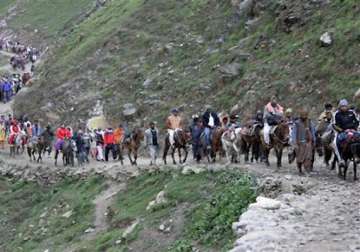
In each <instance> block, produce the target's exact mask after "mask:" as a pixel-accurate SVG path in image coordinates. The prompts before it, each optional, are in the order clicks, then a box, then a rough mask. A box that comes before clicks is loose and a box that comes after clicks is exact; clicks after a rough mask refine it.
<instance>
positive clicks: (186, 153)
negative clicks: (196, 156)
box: [183, 146, 189, 164]
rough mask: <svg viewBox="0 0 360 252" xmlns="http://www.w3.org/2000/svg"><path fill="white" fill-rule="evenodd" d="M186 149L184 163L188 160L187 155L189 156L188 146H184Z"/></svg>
mask: <svg viewBox="0 0 360 252" xmlns="http://www.w3.org/2000/svg"><path fill="white" fill-rule="evenodd" d="M184 151H185V157H184V160H183V164H184V163H185V162H186V159H187V156H188V154H189V152H188V150H187V148H186V146H185V147H184Z"/></svg>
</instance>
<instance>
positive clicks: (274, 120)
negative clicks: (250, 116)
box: [263, 96, 284, 145]
mask: <svg viewBox="0 0 360 252" xmlns="http://www.w3.org/2000/svg"><path fill="white" fill-rule="evenodd" d="M283 114H284V109H283V107H282V106H281V105H280V104H278V102H277V99H276V97H275V96H273V97H272V98H271V100H270V102H269V103H268V104H267V105H266V106H265V109H264V130H263V132H264V141H265V143H266V144H267V145H270V131H271V128H272V126H275V125H277V124H278V118H279V117H282V116H283Z"/></svg>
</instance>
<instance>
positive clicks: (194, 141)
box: [190, 115, 204, 161]
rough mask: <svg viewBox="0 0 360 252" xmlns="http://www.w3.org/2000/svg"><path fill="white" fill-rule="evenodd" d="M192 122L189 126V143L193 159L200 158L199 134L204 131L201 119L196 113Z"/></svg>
mask: <svg viewBox="0 0 360 252" xmlns="http://www.w3.org/2000/svg"><path fill="white" fill-rule="evenodd" d="M192 118H193V122H192V125H191V126H190V132H191V145H192V152H193V158H194V160H197V161H199V160H200V159H201V134H202V133H203V131H204V127H203V124H202V121H201V119H200V117H199V116H198V115H193V116H192Z"/></svg>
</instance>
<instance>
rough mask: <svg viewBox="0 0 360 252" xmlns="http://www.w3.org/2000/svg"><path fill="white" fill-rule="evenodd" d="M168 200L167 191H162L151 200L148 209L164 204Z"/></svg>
mask: <svg viewBox="0 0 360 252" xmlns="http://www.w3.org/2000/svg"><path fill="white" fill-rule="evenodd" d="M166 202H167V199H166V197H165V192H164V191H161V192H159V193H158V194H157V195H156V198H155V200H153V201H150V202H149V204H148V206H147V207H146V210H150V209H151V208H153V207H154V206H156V205H160V204H164V203H166Z"/></svg>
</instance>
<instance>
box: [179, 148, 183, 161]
mask: <svg viewBox="0 0 360 252" xmlns="http://www.w3.org/2000/svg"><path fill="white" fill-rule="evenodd" d="M178 153H179V163H180V164H182V159H181V148H178Z"/></svg>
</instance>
